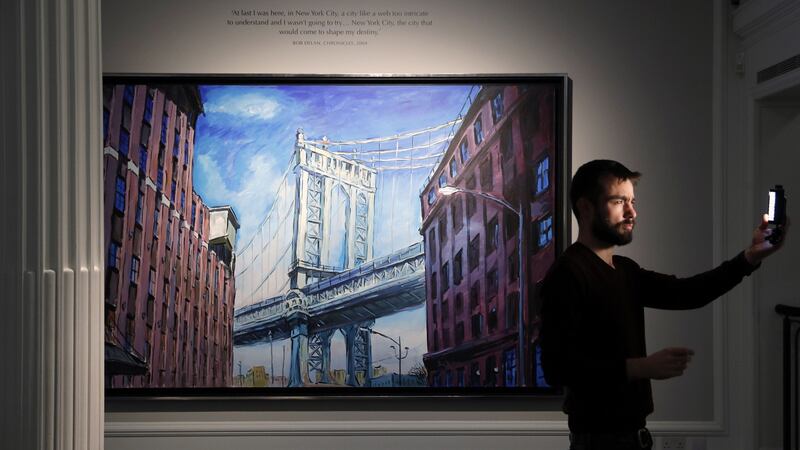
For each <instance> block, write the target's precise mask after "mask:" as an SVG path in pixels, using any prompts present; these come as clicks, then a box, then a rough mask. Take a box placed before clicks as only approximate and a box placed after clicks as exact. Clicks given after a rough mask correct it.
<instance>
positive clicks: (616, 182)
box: [541, 160, 788, 450]
mask: <svg viewBox="0 0 800 450" xmlns="http://www.w3.org/2000/svg"><path fill="white" fill-rule="evenodd" d="M639 177H640V174H639V173H638V172H632V171H630V170H628V169H627V168H626V167H625V166H623V165H622V164H620V163H618V162H616V161H609V160H596V161H591V162H589V163H587V164H584V165H583V166H581V167H580V168H579V169H578V171H577V172H576V173H575V176H574V177H573V180H572V186H571V188H570V200H571V203H572V209H573V211H574V212H575V215H576V217H577V219H578V230H579V231H578V240H577V242H575V243H574V244H572V245H571V246H570V247H569V248H567V250H566V251H565V252H564V254H563V255H562V256H561V257H560V258H559V259H558V260H557V261H556V263H555V264H554V265H553V267H552V268H551V269H550V271H549V273H548V274H547V276H546V277H545V280H544V283H543V287H542V297H543V306H542V332H541V347H542V365H543V368H544V374H545V378H546V380H547V382H548V383H549V384H551V385H557V386H563V387H564V390H565V394H566V395H565V399H564V412H566V413H567V414H568V416H569V429H570V442H571V446H570V448H571V449H572V450H606V449H609V450H611V449H613V450H623V449H649V448H651V447H652V439H651V437H650V434H649V432H648V431H647V429H646V428H645V424H646V417H647V416H648V415H649V414H650V413H651V412H652V411H653V399H652V393H651V387H650V380H651V379H656V380H661V379H667V378H672V377H676V376H680V375H682V374H683V371H684V370H685V369H686V366H687V364H688V363H689V361H690V360H691V358H692V355H693V351H692V350H690V349H688V348H676V347H673V348H665V349H663V350H660V351H657V352H655V353H652V354H650V355H649V356H648V355H647V353H646V350H645V333H644V307H652V308H660V309H692V308H699V307H701V306H703V305H706V304H707V303H709V302H711V301H713V300H714V299H716V298H717V297H719V296H720V295H722V294H724V293H725V292H727V291H728V290H730V289H731V288H733V287H734V286H736V284H738V283H739V282H740V281H741V280H742V278H743V277H744V276H746V275H750V273H751V272H752V271H753V270H755V269H756V268H757V267H758V266H759V264H760V262H761V260H762V259H763V258H765V257H767V256H769V255H770V254H772V253H773V252H775V251H776V250H778V249H779V248H780V247H781V246H782V245H783V240H781V241H778V242H777V243H776V244H775V245H773V244H771V243H770V242H768V241H767V240H766V238H767V236H769V235H770V234H771V232H772V231H771V230H770V229H769V228H768V226H767V221H766V218H762V222H761V224H760V225H759V226H758V228H756V230H755V232H754V233H753V240H752V243H751V245H750V246H749V247H748V248H747V249H745V250H744V251H743V252H741V253H739V254H738V255H737V256H736V257H734V258H733V259H731V260H729V261H726V262H724V263H722V265H720V266H719V267H717V268H715V269H713V270H710V271H708V272H704V273H701V274H698V275H695V276H693V277H689V278H682V279H679V278H676V277H674V276H671V275H664V274H660V273H656V272H651V271H648V270H645V269H642V268H641V267H639V265H638V264H636V262H634V261H633V260H631V259H629V258H626V257H624V256H619V255H614V249H615V248H616V247H617V246H620V245H626V244H628V243H630V242H631V240H632V239H633V228H634V226H635V224H636V210H635V203H636V202H635V197H634V184H635V183H636V181H637V180H638V179H639ZM787 231H788V230H787V229H786V228H784V233H783V239H785V236H786V232H787Z"/></svg>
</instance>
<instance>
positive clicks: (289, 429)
mask: <svg viewBox="0 0 800 450" xmlns="http://www.w3.org/2000/svg"><path fill="white" fill-rule="evenodd" d="M648 428H649V429H650V430H651V431H652V432H653V434H654V435H657V436H659V435H660V436H672V435H680V436H713V435H720V434H724V429H723V428H722V426H721V424H720V423H718V422H695V421H685V422H684V421H660V422H652V423H649V424H648ZM568 433H569V430H568V428H567V423H566V421H565V420H558V421H548V420H496V421H495V420H413V421H412V420H400V421H397V420H370V421H333V420H331V421H316V420H302V421H235V422H227V421H175V422H170V421H158V422H149V421H147V422H145V421H139V422H108V423H106V432H105V434H106V437H180V436H215V437H216V436H229V437H237V436H238V437H241V436H287V435H288V436H315V435H323V436H398V435H400V436H403V435H409V436H566V435H567V434H568Z"/></svg>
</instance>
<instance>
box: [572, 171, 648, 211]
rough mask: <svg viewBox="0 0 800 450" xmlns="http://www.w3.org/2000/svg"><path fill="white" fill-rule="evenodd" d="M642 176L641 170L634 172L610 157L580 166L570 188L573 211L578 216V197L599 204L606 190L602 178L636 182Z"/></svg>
mask: <svg viewBox="0 0 800 450" xmlns="http://www.w3.org/2000/svg"><path fill="white" fill-rule="evenodd" d="M641 176H642V174H641V173H639V172H633V171H631V170H630V169H628V168H627V167H625V166H623V165H622V164H621V163H619V162H617V161H612V160H610V159H596V160H594V161H589V162H588V163H586V164H584V165H582V166H580V167H579V168H578V171H577V172H575V175H574V176H573V177H572V185H571V186H570V188H569V200H570V202H571V203H572V212H574V213H575V217H576V218H579V217H578V199H580V198H586V199H587V200H589V201H590V202H592V204H593V205H596V204H597V201H598V200H599V199H600V196H601V195H602V194H603V192H604V187H603V183H602V180H603V179H604V178H606V177H613V178H616V179H617V180H620V181H626V180H630V181H631V182H633V183H634V184H635V183H636V181H637V180H639V178H640V177H641Z"/></svg>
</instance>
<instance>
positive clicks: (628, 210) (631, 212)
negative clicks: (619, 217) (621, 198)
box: [625, 203, 636, 219]
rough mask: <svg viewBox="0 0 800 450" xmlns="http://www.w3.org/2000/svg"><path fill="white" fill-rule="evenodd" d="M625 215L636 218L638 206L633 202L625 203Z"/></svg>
mask: <svg viewBox="0 0 800 450" xmlns="http://www.w3.org/2000/svg"><path fill="white" fill-rule="evenodd" d="M625 217H630V218H631V219H635V218H636V208H634V207H633V203H626V204H625Z"/></svg>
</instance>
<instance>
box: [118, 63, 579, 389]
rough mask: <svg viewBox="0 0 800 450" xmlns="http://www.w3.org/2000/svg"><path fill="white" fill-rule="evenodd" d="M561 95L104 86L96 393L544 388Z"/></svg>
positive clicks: (560, 175)
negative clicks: (101, 363)
mask: <svg viewBox="0 0 800 450" xmlns="http://www.w3.org/2000/svg"><path fill="white" fill-rule="evenodd" d="M570 90H571V86H570V80H569V78H567V77H566V76H563V75H491V76H426V77H409V76H380V77H355V76H280V77H273V76H251V77H244V76H237V77H221V76H198V77H194V76H180V77H176V76H157V77H156V76H114V75H109V76H106V77H104V92H103V143H104V148H103V152H102V154H103V170H104V188H105V193H104V215H105V217H104V221H105V232H104V239H105V241H104V245H105V249H106V255H107V258H106V279H105V280H106V281H105V313H106V314H105V360H106V362H105V369H106V371H105V373H106V379H105V383H106V392H107V394H108V395H110V396H142V395H144V396H156V397H158V396H176V395H179V396H215V395H217V396H219V395H222V396H253V395H255V396H274V395H280V396H295V395H298V396H308V395H314V396H316V395H348V396H349V395H400V396H408V395H423V396H427V395H505V394H511V395H519V394H548V393H554V392H555V390H554V389H553V388H551V387H550V386H548V385H547V384H546V382H545V380H544V377H543V374H542V370H541V367H540V360H539V355H540V352H539V346H538V332H539V306H540V300H539V297H538V287H539V282H540V281H541V280H542V278H543V277H544V275H545V273H546V271H547V270H548V268H549V267H550V265H551V264H552V263H553V261H554V260H555V258H556V256H557V255H558V254H560V252H561V251H562V250H563V249H564V248H565V246H566V245H567V244H568V243H569V242H570V238H569V224H570V218H569V207H568V201H567V192H566V191H567V189H566V187H567V183H568V180H569V175H570V117H571V116H570V106H571V94H570Z"/></svg>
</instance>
